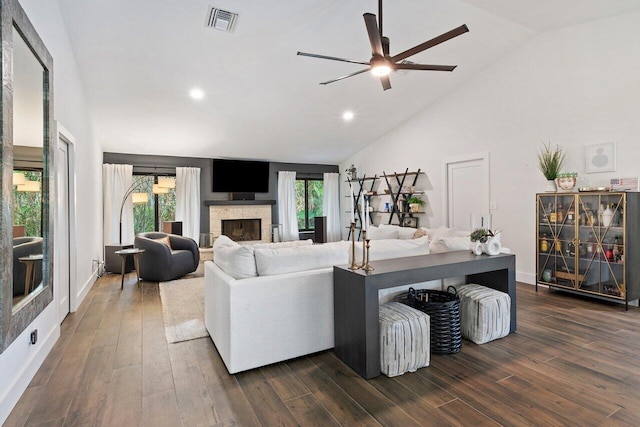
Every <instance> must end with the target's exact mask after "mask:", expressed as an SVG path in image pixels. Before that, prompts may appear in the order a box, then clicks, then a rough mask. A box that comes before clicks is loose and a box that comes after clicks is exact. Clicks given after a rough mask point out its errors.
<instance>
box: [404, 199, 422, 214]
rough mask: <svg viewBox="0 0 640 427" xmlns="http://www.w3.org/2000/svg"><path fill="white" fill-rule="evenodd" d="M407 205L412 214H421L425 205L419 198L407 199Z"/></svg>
mask: <svg viewBox="0 0 640 427" xmlns="http://www.w3.org/2000/svg"><path fill="white" fill-rule="evenodd" d="M407 204H408V205H409V209H410V211H411V212H413V213H415V212H420V207H421V206H423V205H424V200H422V199H421V198H419V197H409V198H408V199H407Z"/></svg>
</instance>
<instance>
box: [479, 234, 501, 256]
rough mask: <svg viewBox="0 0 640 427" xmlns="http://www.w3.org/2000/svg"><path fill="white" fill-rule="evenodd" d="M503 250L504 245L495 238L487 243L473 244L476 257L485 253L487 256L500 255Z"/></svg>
mask: <svg viewBox="0 0 640 427" xmlns="http://www.w3.org/2000/svg"><path fill="white" fill-rule="evenodd" d="M500 250H502V244H501V243H500V241H499V240H498V239H496V238H495V237H491V238H489V239H488V240H487V241H486V242H485V243H480V242H473V249H472V250H471V252H473V253H474V254H476V255H482V254H483V253H485V254H487V255H498V254H499V253H500Z"/></svg>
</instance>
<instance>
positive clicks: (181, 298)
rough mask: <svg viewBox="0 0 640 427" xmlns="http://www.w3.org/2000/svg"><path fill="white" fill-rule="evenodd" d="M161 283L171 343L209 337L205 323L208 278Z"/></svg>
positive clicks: (163, 312) (164, 319)
mask: <svg viewBox="0 0 640 427" xmlns="http://www.w3.org/2000/svg"><path fill="white" fill-rule="evenodd" d="M159 286H160V300H161V301H162V320H163V322H164V331H165V334H166V336H167V342H169V343H176V342H181V341H188V340H193V339H196V338H202V337H206V336H208V335H209V333H208V332H207V328H206V327H205V326H204V277H194V278H189V279H180V280H172V281H170V282H160V285H159Z"/></svg>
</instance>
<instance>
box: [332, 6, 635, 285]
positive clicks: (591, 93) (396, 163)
mask: <svg viewBox="0 0 640 427" xmlns="http://www.w3.org/2000/svg"><path fill="white" fill-rule="evenodd" d="M639 39H640V13H638V12H635V13H632V14H628V15H622V16H618V17H614V18H609V19H605V20H600V21H594V22H590V23H587V24H582V25H578V26H573V27H569V28H565V29H560V30H555V31H550V32H547V33H543V34H541V35H538V36H537V37H535V38H534V39H532V40H531V41H529V42H528V43H526V44H524V45H523V46H522V47H521V48H519V49H517V50H516V51H514V52H513V53H511V54H510V55H508V56H507V57H505V58H503V59H502V60H501V61H499V62H498V63H496V64H494V65H493V66H491V67H489V68H488V69H486V70H485V71H484V72H483V73H481V74H479V75H477V76H476V77H474V78H473V79H472V80H470V81H468V82H467V84H465V85H464V86H462V87H460V88H458V89H457V90H456V91H455V92H453V93H450V94H449V95H447V96H446V97H444V98H442V99H441V100H439V102H437V103H435V104H434V105H432V106H431V107H430V108H428V109H426V110H424V111H423V112H421V113H420V114H418V115H416V116H415V117H414V118H413V119H411V120H409V121H408V122H406V123H405V124H403V125H402V126H400V127H398V128H396V129H395V130H394V131H392V132H390V133H388V134H387V135H385V136H383V137H382V138H380V139H379V140H377V141H375V142H374V143H372V144H371V145H370V146H368V147H367V148H366V149H365V150H362V151H360V152H358V153H357V154H356V155H354V156H352V157H351V158H348V159H346V160H345V161H344V162H343V163H342V164H341V165H340V167H341V170H345V169H346V167H347V166H348V165H350V164H351V163H354V164H355V165H356V167H358V170H359V171H361V172H366V173H367V174H369V175H371V174H373V173H381V172H382V170H386V171H387V172H389V171H390V170H396V171H404V169H405V168H406V167H409V168H410V170H415V169H417V168H422V169H423V170H426V172H427V175H428V177H427V180H425V184H424V185H426V187H427V189H428V194H427V199H428V202H429V203H430V209H431V212H430V214H429V215H428V216H427V217H426V218H424V219H423V220H421V225H428V226H432V227H437V226H439V225H443V224H446V218H443V203H444V198H443V185H444V181H443V159H445V158H448V157H452V156H459V155H462V154H465V153H478V152H485V151H486V152H489V153H490V158H491V159H490V165H491V166H490V167H491V200H493V201H495V202H497V210H494V211H492V216H493V226H494V227H495V228H498V229H503V230H504V231H503V244H504V245H505V246H508V247H509V248H511V250H512V251H513V252H515V253H516V254H517V271H518V274H517V279H518V280H522V281H525V282H528V283H533V281H534V280H535V274H534V273H535V255H534V254H535V244H536V243H535V235H534V234H535V215H534V214H535V212H534V211H535V193H536V192H541V191H544V184H545V180H544V177H543V176H542V174H541V173H540V172H539V171H538V169H537V157H536V153H537V151H538V150H539V148H540V146H541V145H542V143H544V142H547V141H551V143H552V144H559V145H560V146H562V147H563V148H565V150H566V151H567V164H566V167H565V168H564V169H565V171H567V172H569V171H575V172H578V173H579V182H578V185H579V186H600V185H607V184H608V182H609V178H611V177H614V176H620V177H630V176H635V177H637V176H639V175H640V166H639V165H638V162H637V159H638V158H639V156H640V144H638V141H640V120H638V111H640V85H639V84H638V76H639V75H640V53H639V52H640V51H638V46H637V43H638V40H639ZM399 78H400V77H399ZM424 78H429V76H428V75H425V76H424ZM610 141H615V142H616V143H617V170H616V172H615V173H598V174H586V173H585V166H584V163H585V155H584V151H585V146H586V145H588V144H594V143H602V142H610ZM469 191H473V188H470V189H469ZM343 210H345V209H343ZM425 220H426V222H425ZM346 221H347V218H346V216H345V223H346Z"/></svg>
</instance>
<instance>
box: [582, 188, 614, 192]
mask: <svg viewBox="0 0 640 427" xmlns="http://www.w3.org/2000/svg"><path fill="white" fill-rule="evenodd" d="M578 191H579V192H581V193H587V192H590V191H611V187H580V188H578Z"/></svg>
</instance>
